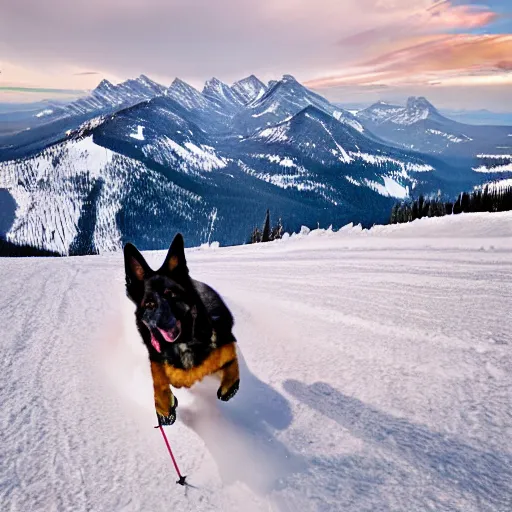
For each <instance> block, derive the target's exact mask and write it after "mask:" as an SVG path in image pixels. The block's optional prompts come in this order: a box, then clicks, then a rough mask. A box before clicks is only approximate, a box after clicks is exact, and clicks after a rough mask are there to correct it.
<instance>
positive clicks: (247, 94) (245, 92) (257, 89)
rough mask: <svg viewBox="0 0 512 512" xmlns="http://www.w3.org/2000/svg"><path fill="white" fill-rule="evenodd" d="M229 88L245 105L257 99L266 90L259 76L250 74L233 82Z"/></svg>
mask: <svg viewBox="0 0 512 512" xmlns="http://www.w3.org/2000/svg"><path fill="white" fill-rule="evenodd" d="M231 89H232V90H233V91H234V92H235V93H236V94H237V95H238V96H239V97H240V99H241V100H242V102H243V103H244V104H246V105H247V104H250V103H252V102H255V101H258V100H259V99H260V98H261V97H262V96H263V95H264V94H265V92H266V91H267V86H266V85H265V84H264V83H263V82H262V81H261V80H260V79H259V78H257V77H256V76H254V75H251V76H248V77H247V78H243V79H242V80H239V81H238V82H235V83H234V84H233V86H232V87H231Z"/></svg>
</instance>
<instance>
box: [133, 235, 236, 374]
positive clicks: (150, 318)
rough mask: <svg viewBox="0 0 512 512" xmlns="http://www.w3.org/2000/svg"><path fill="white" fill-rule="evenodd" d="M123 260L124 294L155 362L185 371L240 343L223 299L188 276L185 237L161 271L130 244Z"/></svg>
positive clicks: (171, 250) (176, 243) (176, 242)
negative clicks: (124, 273)
mask: <svg viewBox="0 0 512 512" xmlns="http://www.w3.org/2000/svg"><path fill="white" fill-rule="evenodd" d="M124 260H125V272H126V293H127V295H128V297H129V298H130V299H131V300H132V301H133V302H134V303H135V305H136V307H137V308H136V313H135V316H136V324H137V329H138V330H139V333H140V335H141V337H142V340H143V342H144V344H145V345H146V347H147V349H148V354H149V359H150V360H151V361H154V362H156V363H166V364H170V365H172V366H173V367H175V368H181V369H184V370H187V369H190V368H192V367H194V366H198V365H200V364H201V363H202V362H203V361H204V360H205V359H206V358H207V357H208V356H209V355H210V354H211V352H212V351H213V350H215V349H216V348H218V347H220V346H222V345H224V344H228V343H232V342H234V341H236V340H235V337H234V336H233V334H232V329H233V316H232V315H231V313H230V311H229V309H228V307H227V306H226V304H224V302H223V300H222V299H221V297H220V296H219V294H218V293H217V292H216V291H215V290H213V289H212V288H210V287H209V286H208V285H207V284H205V283H202V282H200V281H196V280H194V279H192V278H191V277H190V276H189V271H188V267H187V263H186V260H185V249H184V241H183V237H182V235H181V234H177V235H176V237H175V238H174V240H173V242H172V244H171V246H170V248H169V252H168V253H167V256H166V258H165V261H164V263H163V265H162V266H161V267H160V268H159V269H158V270H157V271H154V270H152V269H151V268H150V267H149V265H148V264H147V263H146V261H145V259H144V257H143V256H142V255H141V253H140V252H139V251H138V250H137V249H136V247H135V246H134V245H132V244H129V243H128V244H126V246H125V248H124ZM166 338H167V339H166ZM169 339H170V340H171V341H172V342H169Z"/></svg>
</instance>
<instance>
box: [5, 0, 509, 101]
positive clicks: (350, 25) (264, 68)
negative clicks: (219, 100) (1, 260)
mask: <svg viewBox="0 0 512 512" xmlns="http://www.w3.org/2000/svg"><path fill="white" fill-rule="evenodd" d="M141 73H144V74H146V75H148V76H149V77H150V78H153V79H154V80H156V81H158V82H160V83H163V84H170V83H171V82H172V80H173V79H174V77H176V76H179V77H180V78H182V79H184V80H186V81H189V82H190V83H191V84H192V85H195V86H196V87H198V88H201V87H202V83H203V82H204V80H206V79H208V78H210V77H212V76H216V77H218V78H220V79H221V80H224V81H226V82H228V83H231V82H233V81H235V80H237V79H239V78H242V77H244V76H246V75H249V74H251V73H254V74H256V75H257V76H259V77H260V78H261V79H263V80H270V79H275V78H279V77H280V76H281V75H283V74H287V73H289V74H293V75H295V76H296V78H297V79H299V80H300V81H302V82H305V83H306V85H308V86H309V87H311V88H313V89H315V90H317V91H318V92H320V93H321V94H323V95H325V96H326V97H328V98H329V99H331V100H334V101H340V102H345V103H355V102H357V103H370V102H373V101H376V100H378V99H384V100H388V101H399V102H400V101H403V100H404V99H405V98H406V97H407V96H409V95H424V96H427V97H428V98H429V99H430V100H431V101H433V102H434V103H436V104H437V105H438V106H440V107H443V108H468V109H479V108H488V109H491V110H495V111H512V106H511V105H512V1H511V0H488V1H470V0H460V1H459V0H441V1H433V0H315V1H311V0H310V1H304V0H302V1H301V0H145V1H142V0H124V1H120V0H116V1H114V0H87V1H83V0H73V1H69V0H45V1H44V2H41V1H40V0H2V4H1V7H0V101H35V100H39V99H42V98H56V97H60V98H67V97H73V96H76V95H77V94H79V93H78V92H76V91H84V90H88V89H92V88H94V87H95V86H96V85H97V84H98V82H99V81H100V80H101V79H102V78H108V79H109V80H111V81H114V82H118V81H121V80H124V79H126V78H131V77H135V76H138V75H140V74H141Z"/></svg>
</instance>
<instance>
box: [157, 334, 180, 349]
mask: <svg viewBox="0 0 512 512" xmlns="http://www.w3.org/2000/svg"><path fill="white" fill-rule="evenodd" d="M158 330H159V331H160V334H161V335H162V337H163V338H164V340H165V341H167V342H168V343H174V342H175V341H176V338H177V336H175V332H176V331H175V330H173V331H172V332H167V331H164V330H163V329H160V328H159V329H158ZM159 352H160V351H159Z"/></svg>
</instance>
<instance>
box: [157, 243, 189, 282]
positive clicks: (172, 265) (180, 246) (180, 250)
mask: <svg viewBox="0 0 512 512" xmlns="http://www.w3.org/2000/svg"><path fill="white" fill-rule="evenodd" d="M160 270H161V271H165V272H167V273H171V272H172V273H185V274H188V268H187V260H186V259H185V242H184V240H183V235H182V234H181V233H178V234H177V235H176V236H175V237H174V240H173V241H172V244H171V246H170V247H169V252H168V253H167V256H166V257H165V261H164V264H163V265H162V268H161V269H160Z"/></svg>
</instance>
